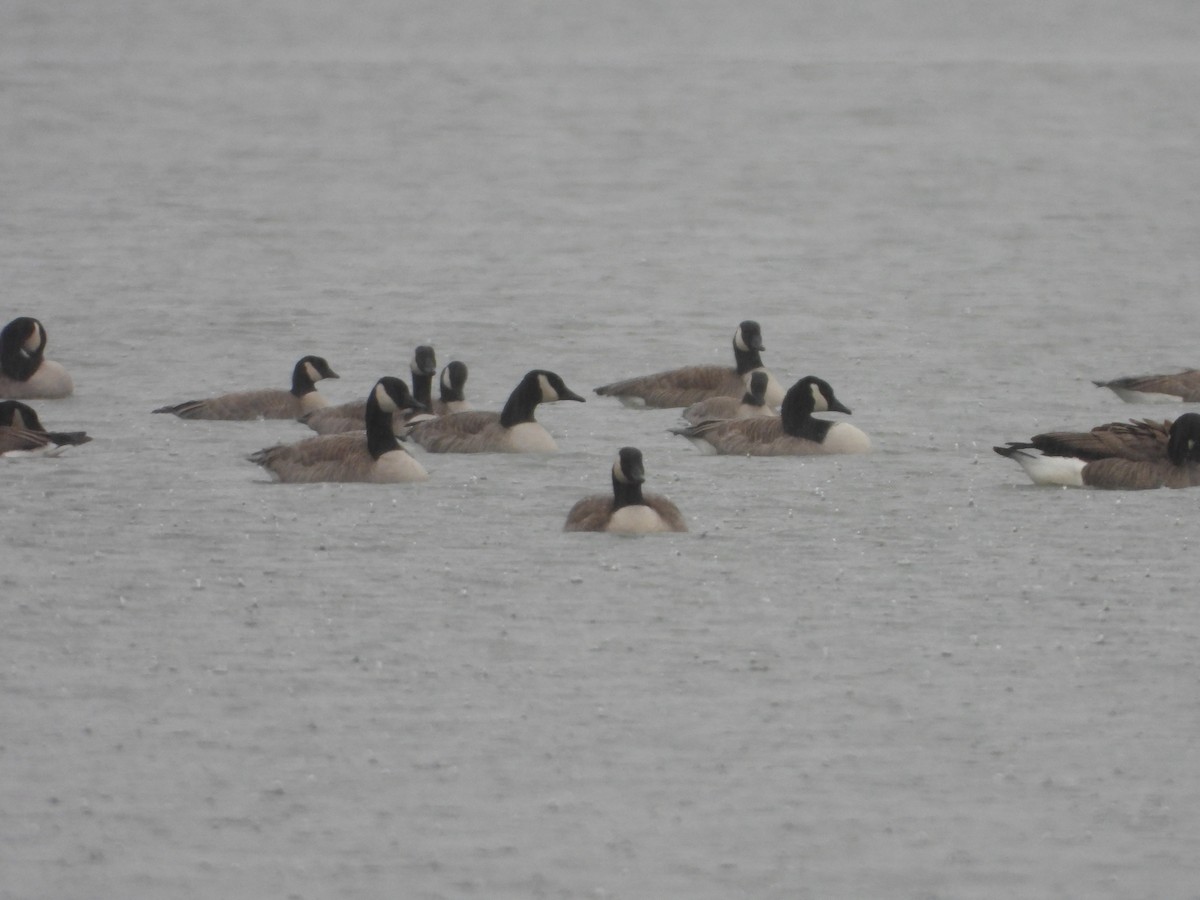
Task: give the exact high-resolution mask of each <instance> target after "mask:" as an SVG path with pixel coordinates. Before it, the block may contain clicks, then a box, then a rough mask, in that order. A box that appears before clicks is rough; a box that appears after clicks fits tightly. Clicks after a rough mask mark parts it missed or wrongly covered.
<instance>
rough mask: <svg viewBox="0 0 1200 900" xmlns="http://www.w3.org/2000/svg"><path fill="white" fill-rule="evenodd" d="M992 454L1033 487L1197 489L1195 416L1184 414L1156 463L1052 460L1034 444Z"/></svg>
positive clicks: (1143, 458) (1199, 465)
mask: <svg viewBox="0 0 1200 900" xmlns="http://www.w3.org/2000/svg"><path fill="white" fill-rule="evenodd" d="M992 449H994V450H995V451H996V452H997V453H999V454H1000V455H1001V456H1004V457H1007V458H1008V459H1012V460H1015V461H1016V462H1017V463H1019V464H1020V466H1021V468H1022V469H1024V470H1025V474H1026V475H1028V476H1029V478H1030V480H1032V481H1033V483H1034V484H1053V485H1060V486H1063V487H1096V488H1109V489H1113V490H1129V491H1136V490H1147V489H1150V488H1160V487H1169V488H1185V487H1195V486H1197V485H1200V413H1185V414H1184V415H1182V416H1180V417H1179V418H1178V419H1176V420H1175V421H1174V423H1173V424H1172V425H1171V427H1170V431H1169V433H1168V438H1167V444H1166V450H1165V453H1163V455H1161V456H1159V457H1157V458H1153V457H1149V456H1147V455H1145V453H1144V451H1143V450H1139V451H1138V453H1137V458H1134V459H1128V458H1123V457H1121V456H1109V457H1105V458H1090V459H1089V458H1088V457H1087V456H1062V455H1051V454H1046V453H1043V452H1040V451H1038V448H1037V447H1036V446H1034V444H1033V442H1029V443H1010V444H1008V445H1006V446H1004V447H993V448H992Z"/></svg>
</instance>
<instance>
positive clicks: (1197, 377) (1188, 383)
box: [1097, 369, 1200, 403]
mask: <svg viewBox="0 0 1200 900" xmlns="http://www.w3.org/2000/svg"><path fill="white" fill-rule="evenodd" d="M1097 384H1098V385H1099V386H1100V387H1107V388H1123V389H1124V390H1127V391H1141V392H1144V393H1148V394H1172V395H1174V396H1176V397H1181V398H1182V399H1183V400H1184V401H1185V402H1188V403H1196V402H1200V369H1187V370H1185V371H1183V372H1175V373H1173V374H1168V375H1131V376H1129V377H1127V378H1114V379H1113V380H1112V381H1101V382H1097Z"/></svg>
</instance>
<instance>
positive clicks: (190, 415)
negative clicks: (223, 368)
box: [154, 356, 338, 421]
mask: <svg viewBox="0 0 1200 900" xmlns="http://www.w3.org/2000/svg"><path fill="white" fill-rule="evenodd" d="M337 377H338V376H337V373H336V372H334V371H333V369H331V368H330V367H329V363H327V362H326V361H325V360H324V359H322V358H321V357H319V356H305V357H304V358H303V359H301V360H300V361H299V362H297V363H296V366H295V368H294V369H293V370H292V388H291V390H287V391H285V390H282V389H279V390H274V389H265V390H258V391H240V392H237V393H232V394H222V395H220V396H218V397H210V398H208V399H206V400H189V401H187V402H186V403H178V404H176V405H174V406H160V407H159V408H158V409H156V410H154V412H156V413H171V414H173V415H176V416H179V417H180V418H181V419H224V420H234V421H248V420H251V419H299V418H300V417H301V416H303V415H305V414H306V413H309V412H312V411H313V410H316V409H320V408H322V407H324V406H327V405H328V403H329V401H328V400H326V399H325V398H324V397H323V396H321V394H320V393H318V392H317V387H316V383H317V382H318V381H320V380H321V379H323V378H337Z"/></svg>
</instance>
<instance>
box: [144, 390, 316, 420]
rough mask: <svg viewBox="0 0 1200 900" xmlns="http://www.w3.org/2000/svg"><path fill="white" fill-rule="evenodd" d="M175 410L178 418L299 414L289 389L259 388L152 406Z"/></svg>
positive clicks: (261, 417) (255, 417) (165, 411)
mask: <svg viewBox="0 0 1200 900" xmlns="http://www.w3.org/2000/svg"><path fill="white" fill-rule="evenodd" d="M154 411H155V412H159V413H174V414H175V415H177V416H179V417H180V418H181V419H224V420H233V421H246V420H249V419H294V418H296V416H298V415H300V412H301V407H300V398H299V397H297V396H296V395H295V394H293V393H292V392H291V391H284V390H270V389H268V390H262V391H240V392H238V393H234V394H222V395H221V396H220V397H210V398H208V399H207V400H189V401H188V402H186V403H180V404H178V405H176V406H164V407H161V408H159V409H156V410H154Z"/></svg>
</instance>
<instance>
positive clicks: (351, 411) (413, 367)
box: [299, 345, 437, 434]
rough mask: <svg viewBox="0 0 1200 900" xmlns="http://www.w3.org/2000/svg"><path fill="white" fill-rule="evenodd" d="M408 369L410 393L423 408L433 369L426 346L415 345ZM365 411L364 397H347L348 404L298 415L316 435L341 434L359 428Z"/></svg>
mask: <svg viewBox="0 0 1200 900" xmlns="http://www.w3.org/2000/svg"><path fill="white" fill-rule="evenodd" d="M408 368H409V372H410V373H411V378H412V385H413V388H412V396H413V398H414V399H415V400H416V401H417V403H418V404H420V405H419V407H418V408H419V409H426V410H427V409H429V408H430V407H429V402H430V401H429V398H430V393H431V388H430V384H431V379H432V377H433V375H434V374H435V373H436V372H437V361H436V357H435V356H434V352H433V348H432V347H429V346H426V345H422V346H420V347H417V349H416V350H415V351H414V353H413V358H412V361H411V362H410V363H409V364H408ZM366 414H367V401H366V400H351V401H350V402H349V403H338V404H336V405H330V406H323V407H321V408H320V409H315V410H312V411H311V412H306V413H304V414H303V415H302V416H300V417H299V418H300V421H301V422H303V423H304V424H305V425H307V426H308V427H309V428H311V429H312V430H313V431H315V432H316V433H317V434H344V433H345V432H347V431H362V427H363V417H364V416H366ZM404 415H405V414H404V413H400V414H399V415H398V417H397V419H396V422H395V426H396V428H397V429H400V428H402V427H403V426H404Z"/></svg>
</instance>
